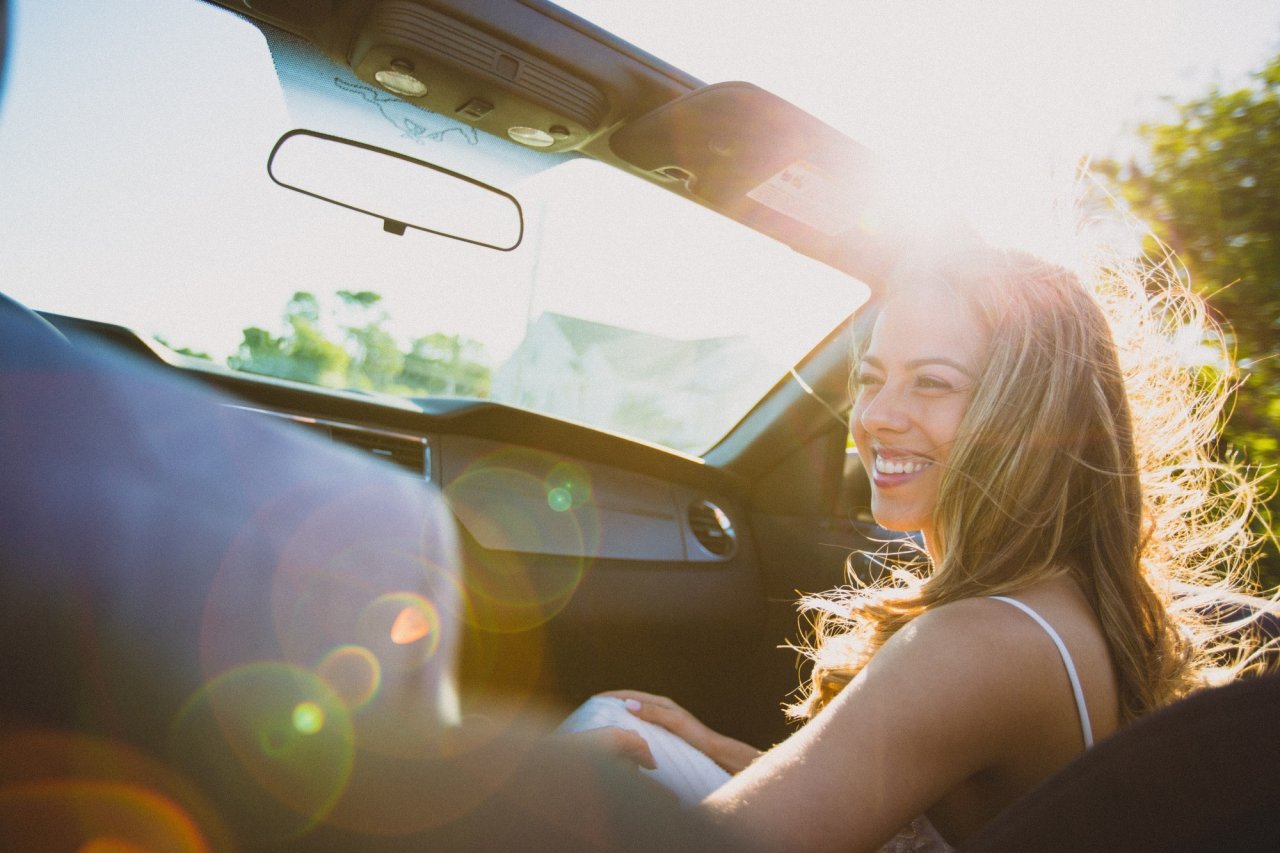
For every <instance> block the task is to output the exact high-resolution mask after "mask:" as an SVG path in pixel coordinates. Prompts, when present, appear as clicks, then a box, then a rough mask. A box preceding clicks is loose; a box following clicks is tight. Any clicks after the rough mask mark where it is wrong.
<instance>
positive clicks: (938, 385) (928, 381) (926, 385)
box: [916, 376, 955, 391]
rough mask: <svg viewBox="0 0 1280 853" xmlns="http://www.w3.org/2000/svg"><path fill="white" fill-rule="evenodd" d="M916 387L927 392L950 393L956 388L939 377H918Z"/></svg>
mask: <svg viewBox="0 0 1280 853" xmlns="http://www.w3.org/2000/svg"><path fill="white" fill-rule="evenodd" d="M916 387H917V388H921V389H923V390H925V391H950V390H952V389H953V388H955V386H954V385H952V384H951V383H950V382H948V381H947V380H945V379H940V378H939V377H937V376H917V377H916Z"/></svg>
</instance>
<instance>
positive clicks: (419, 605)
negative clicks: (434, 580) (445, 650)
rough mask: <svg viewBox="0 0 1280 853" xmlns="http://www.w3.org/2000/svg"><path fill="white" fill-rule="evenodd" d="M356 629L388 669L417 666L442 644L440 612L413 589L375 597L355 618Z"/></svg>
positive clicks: (365, 644)
mask: <svg viewBox="0 0 1280 853" xmlns="http://www.w3.org/2000/svg"><path fill="white" fill-rule="evenodd" d="M356 633H357V635H358V637H359V640H360V642H361V644H362V645H364V646H365V647H366V648H368V649H369V650H370V651H371V652H372V653H373V654H374V655H375V656H376V657H377V658H378V660H379V662H380V663H381V666H382V668H383V669H384V670H385V669H390V668H394V669H398V670H404V669H415V668H417V667H420V666H422V664H424V663H426V662H427V661H428V660H430V659H431V658H433V657H434V656H435V653H436V651H437V650H438V649H439V648H440V614H439V612H438V611H437V610H436V608H435V605H434V604H432V603H431V602H430V601H428V600H427V599H425V598H423V597H422V596H421V595H416V594H415V593H412V592H392V593H388V594H386V595H381V596H378V597H377V598H375V599H374V600H373V601H372V602H371V603H370V604H369V605H368V606H367V607H366V608H365V609H364V611H363V612H361V614H360V617H359V619H358V620H357V621H356Z"/></svg>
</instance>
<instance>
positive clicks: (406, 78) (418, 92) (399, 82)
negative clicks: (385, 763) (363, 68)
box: [373, 68, 427, 98]
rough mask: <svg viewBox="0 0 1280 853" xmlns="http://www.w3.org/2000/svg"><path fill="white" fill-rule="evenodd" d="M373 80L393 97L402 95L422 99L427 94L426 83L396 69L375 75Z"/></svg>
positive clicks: (389, 69) (383, 70) (385, 69)
mask: <svg viewBox="0 0 1280 853" xmlns="http://www.w3.org/2000/svg"><path fill="white" fill-rule="evenodd" d="M373 79H374V80H377V81H378V85H379V86H381V87H382V88H384V89H386V90H387V91H388V92H390V93H392V94H393V95H402V96H404V97H406V98H421V97H422V96H423V95H425V94H427V84H426V83H423V82H422V81H421V80H419V79H418V78H417V77H414V76H413V75H412V74H407V73H405V72H404V71H397V70H395V69H394V68H384V69H382V70H381V71H379V72H377V73H376V74H374V75H373Z"/></svg>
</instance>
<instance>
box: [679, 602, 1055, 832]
mask: <svg viewBox="0 0 1280 853" xmlns="http://www.w3.org/2000/svg"><path fill="white" fill-rule="evenodd" d="M1011 625H1012V626H1013V627H1012V629H1011V627H1010V626H1011ZM1024 627H1025V626H1023V625H1017V624H1016V623H1011V622H1010V620H1009V619H1008V618H1006V614H1003V613H1001V612H1000V611H998V610H995V609H993V603H992V602H985V601H965V602H957V603H955V604H952V605H948V606H946V607H942V608H939V609H937V610H935V611H931V612H929V613H927V614H925V615H923V616H921V617H919V618H918V619H916V620H915V621H914V622H913V623H912V624H911V625H909V626H907V627H906V628H904V629H903V630H902V631H900V632H899V633H898V634H897V635H895V636H894V637H893V639H891V640H890V641H889V642H888V643H886V644H885V646H884V647H883V648H882V649H881V650H880V651H879V652H878V653H877V654H876V656H875V658H874V659H873V660H872V662H871V663H870V664H868V666H867V667H866V668H865V669H864V670H863V671H862V672H861V673H860V674H859V676H858V677H857V678H856V679H854V681H853V682H852V683H851V684H850V685H849V686H848V687H847V688H845V690H844V691H842V692H841V693H840V694H839V696H837V698H836V699H835V700H833V701H832V702H831V704H830V705H828V706H827V707H826V708H825V709H824V710H823V711H822V712H821V713H819V714H818V715H817V716H816V717H815V718H814V719H813V720H812V721H810V722H809V723H808V724H807V725H806V726H804V728H802V729H801V730H799V731H798V732H796V734H794V735H793V736H792V737H790V738H789V739H787V740H786V741H784V742H783V743H781V744H779V745H778V746H776V747H774V748H773V749H771V750H769V751H768V752H766V753H764V754H763V755H762V756H760V758H759V759H757V760H756V761H754V762H752V763H751V764H750V765H749V766H748V767H746V768H745V769H744V770H743V771H742V772H741V773H739V774H738V775H736V776H735V777H734V778H732V779H731V780H730V781H729V782H728V783H727V784H725V785H724V786H723V787H721V788H720V789H718V790H717V791H715V792H714V793H713V794H711V796H709V797H708V798H707V799H706V800H705V801H704V802H703V804H702V808H704V809H706V810H708V811H709V812H711V813H712V814H713V815H715V816H716V817H717V819H718V820H720V821H722V822H724V823H726V824H730V825H732V828H733V829H734V831H736V832H739V833H741V834H743V835H744V837H750V838H753V839H757V840H759V841H761V842H762V844H763V846H764V847H765V848H766V849H795V850H804V849H827V848H832V849H843V850H850V849H853V850H860V849H868V850H870V849H875V848H877V847H878V846H880V845H881V844H883V843H884V842H885V841H887V840H888V839H889V838H891V837H892V836H893V835H894V833H895V832H897V831H898V830H900V829H902V828H903V827H905V826H906V825H907V824H908V823H909V822H910V821H911V820H912V819H913V818H915V817H916V816H918V815H920V814H922V813H924V812H925V811H926V810H927V809H929V808H931V807H932V806H933V805H934V804H936V803H938V802H939V801H940V800H942V799H943V798H944V797H945V796H946V795H948V794H950V793H952V792H954V791H956V790H957V789H958V788H959V787H960V786H961V785H962V784H963V783H964V782H965V781H966V780H968V779H969V778H971V777H972V776H974V775H975V774H977V773H979V772H981V771H983V770H986V769H989V768H992V767H993V766H994V765H997V764H1000V763H1003V762H1007V761H1008V760H1009V756H1011V755H1017V753H1018V751H1019V750H1025V749H1035V748H1036V744H1037V743H1038V741H1037V737H1038V736H1039V737H1042V736H1043V732H1042V731H1040V730H1041V729H1042V726H1041V725H1039V724H1040V723H1042V722H1043V719H1042V718H1041V717H1040V714H1041V713H1042V712H1043V711H1044V708H1045V705H1044V702H1045V701H1049V702H1053V701H1058V700H1061V701H1063V702H1066V701H1069V696H1065V697H1058V696H1056V695H1055V694H1054V692H1053V691H1054V688H1059V687H1061V686H1062V685H1059V684H1058V683H1057V681H1056V680H1054V679H1052V678H1046V677H1045V673H1046V672H1051V670H1048V669H1047V668H1046V667H1048V666H1054V665H1056V666H1057V667H1058V668H1060V667H1061V664H1060V663H1058V662H1057V661H1056V660H1055V658H1054V657H1053V655H1055V653H1054V652H1053V651H1052V649H1049V650H1048V655H1049V657H1046V656H1045V654H1043V652H1045V649H1043V648H1041V646H1040V644H1035V643H1030V644H1029V643H1026V642H1023V640H1024V639H1025V637H1026V634H1025V633H1024V632H1023V630H1022V629H1023V628H1024ZM1063 683H1064V684H1065V676H1064V677H1063ZM1046 685H1048V686H1046Z"/></svg>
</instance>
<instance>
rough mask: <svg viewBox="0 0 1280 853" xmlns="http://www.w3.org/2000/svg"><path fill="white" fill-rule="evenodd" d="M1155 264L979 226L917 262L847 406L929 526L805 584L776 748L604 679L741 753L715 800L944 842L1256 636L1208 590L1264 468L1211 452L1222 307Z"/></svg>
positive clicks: (899, 491)
mask: <svg viewBox="0 0 1280 853" xmlns="http://www.w3.org/2000/svg"><path fill="white" fill-rule="evenodd" d="M1159 273H1160V271H1159V270H1156V271H1152V270H1143V269H1141V268H1139V267H1137V266H1134V267H1130V268H1126V269H1113V270H1109V271H1104V272H1102V273H1100V275H1099V278H1098V279H1097V280H1095V281H1093V282H1091V283H1090V284H1089V285H1086V284H1085V283H1084V282H1082V281H1081V280H1080V279H1079V278H1077V277H1076V276H1075V275H1073V274H1072V273H1070V272H1068V271H1066V270H1064V269H1061V268H1059V267H1056V266H1054V265H1051V264H1048V263H1046V262H1044V261H1041V260H1039V259H1037V258H1034V257H1032V256H1030V255H1025V254H1021V253H1015V252H1009V251H1000V250H994V249H990V248H984V247H980V246H977V245H973V246H971V247H969V248H957V247H946V248H942V249H935V250H932V251H920V252H917V253H916V254H914V255H913V256H911V257H908V258H906V259H904V261H903V263H901V264H900V265H899V266H898V268H897V269H896V270H895V272H894V274H893V275H891V276H890V279H889V282H888V285H887V292H886V294H885V295H884V297H883V298H882V299H881V300H880V301H879V303H878V304H877V305H875V306H874V307H873V308H872V309H870V310H872V311H874V312H875V315H874V316H875V319H874V323H871V324H870V326H869V328H870V334H869V335H868V336H867V337H866V338H865V339H864V340H863V341H862V344H861V346H860V348H859V350H858V353H857V356H856V364H855V368H854V387H855V397H854V402H853V412H852V423H851V429H852V433H853V437H854V440H855V442H856V444H857V447H858V452H859V454H860V455H861V457H862V459H863V462H864V464H865V466H866V468H867V470H868V471H870V472H871V473H872V476H871V487H872V501H871V509H872V512H873V514H874V515H875V518H876V520H877V522H879V523H880V524H881V525H882V526H884V527H886V528H889V529H891V530H901V531H916V530H918V531H922V532H923V534H924V547H923V549H921V550H922V553H921V554H920V555H918V558H917V560H916V563H915V565H914V566H912V565H900V566H893V565H892V561H891V558H889V557H887V556H886V557H884V558H883V559H884V560H885V562H886V563H889V564H890V566H891V568H892V569H893V570H892V571H889V572H885V573H884V575H883V576H882V577H881V579H880V580H879V581H877V582H873V583H870V584H863V585H858V586H854V587H852V588H846V589H839V590H836V591H834V592H832V593H830V594H827V595H825V596H814V597H810V598H808V599H806V600H805V601H804V602H803V604H804V606H805V608H806V609H807V610H808V611H809V612H810V613H811V614H815V623H816V629H817V630H816V640H815V645H814V647H813V648H812V649H811V650H810V655H811V657H812V658H813V662H814V668H813V672H812V678H811V683H810V684H809V686H808V689H807V695H806V696H805V698H804V701H802V702H801V703H799V704H798V705H797V706H795V707H794V708H793V709H792V711H793V713H794V714H795V716H797V717H803V718H806V719H807V724H806V725H805V726H804V727H803V728H801V729H800V730H799V731H798V732H797V733H796V734H795V735H793V736H792V737H790V738H789V739H787V740H785V741H783V742H782V743H781V744H779V745H778V746H776V747H774V748H773V749H771V750H768V751H767V752H765V753H763V754H762V755H759V756H758V757H757V756H756V755H755V754H754V752H752V751H751V750H750V748H749V747H747V745H745V744H742V743H740V742H737V741H734V740H732V739H727V738H725V737H723V736H722V735H719V734H717V733H715V732H713V731H710V730H709V729H707V728H706V727H705V726H703V725H702V724H701V723H699V722H698V721H697V720H696V719H695V718H693V717H692V716H691V715H689V714H688V713H687V712H685V711H683V710H682V709H681V708H679V706H677V705H675V704H674V703H673V702H672V701H671V700H670V699H666V698H665V697H661V696H653V695H650V694H646V693H641V692H637V691H615V692H614V693H613V694H611V695H613V696H614V697H616V698H619V699H624V700H628V701H630V702H631V703H632V706H631V707H632V712H633V713H634V714H636V715H637V716H638V717H640V718H641V719H644V720H648V721H650V722H656V723H659V724H660V725H663V726H664V727H666V728H668V729H669V730H671V731H672V732H673V733H675V734H678V735H680V736H681V737H683V738H685V739H686V740H688V741H689V742H690V744H691V745H692V746H694V747H696V748H697V749H700V750H703V751H705V752H706V754H707V755H709V756H710V757H711V758H712V759H713V760H715V761H716V762H717V763H719V764H720V766H721V767H722V768H724V769H725V770H727V771H729V772H730V773H734V774H735V775H733V776H732V778H730V779H729V780H728V781H727V782H725V783H724V784H723V785H720V786H719V787H717V788H716V789H715V790H713V791H710V792H706V791H704V794H706V799H705V800H704V801H703V802H702V804H701V808H703V809H704V810H706V811H708V812H710V813H711V814H713V815H715V816H716V817H717V819H718V820H720V821H722V822H723V823H724V824H725V825H726V826H734V827H736V828H738V829H739V830H743V831H744V834H746V835H749V836H750V837H753V838H760V839H765V842H766V846H775V845H776V846H778V847H779V848H781V847H782V846H783V845H786V846H789V847H793V848H796V849H801V848H815V849H817V848H821V849H875V848H877V847H880V846H881V845H885V846H883V847H882V848H881V849H883V850H890V851H899V850H901V851H907V850H912V851H917V850H935V851H941V850H948V849H950V844H949V842H956V841H961V840H964V839H965V838H967V837H969V836H970V835H971V834H973V833H974V832H975V831H977V830H978V829H979V828H981V827H982V826H983V825H984V824H986V823H987V822H988V821H989V820H990V819H991V818H992V817H993V816H994V815H996V814H997V813H999V812H1000V811H1002V810H1003V809H1004V808H1005V807H1006V806H1008V805H1009V804H1010V803H1011V802H1012V801H1013V800H1015V799H1017V798H1018V797H1019V796H1021V795H1022V794H1023V793H1025V792H1026V791H1028V790H1030V789H1031V788H1032V787H1034V786H1035V785H1037V784H1038V783H1039V782H1040V781H1041V780H1043V779H1044V778H1045V777H1047V776H1049V775H1050V774H1052V773H1053V772H1054V771H1056V770H1057V769H1059V768H1061V767H1063V766H1064V765H1065V764H1067V763H1068V762H1070V761H1071V760H1072V759H1074V758H1075V757H1076V756H1078V755H1079V754H1080V753H1081V751H1082V750H1084V749H1088V748H1089V747H1091V746H1092V744H1093V743H1094V742H1095V741H1096V740H1100V739H1102V738H1105V737H1107V736H1109V735H1110V734H1112V733H1113V732H1115V731H1116V730H1118V729H1119V728H1120V727H1121V726H1123V725H1125V724H1127V723H1129V722H1131V721H1133V720H1135V719H1137V718H1138V717H1141V716H1143V715H1145V714H1147V713H1149V712H1150V711H1152V710H1154V709H1156V708H1159V707H1161V706H1163V705H1166V704H1168V703H1170V702H1172V701H1173V700H1175V699H1178V698H1180V697H1182V696H1185V695H1186V694H1188V693H1189V692H1192V691H1194V690H1197V689H1199V688H1202V687H1204V686H1206V685H1208V684H1209V683H1211V682H1213V681H1215V680H1217V679H1218V678H1221V677H1223V676H1224V675H1225V676H1230V675H1236V674H1239V673H1241V672H1244V671H1246V670H1248V669H1249V668H1250V667H1251V666H1252V665H1254V664H1256V662H1257V661H1256V659H1255V658H1251V657H1250V655H1252V654H1253V653H1254V652H1255V651H1256V644H1255V643H1253V642H1252V641H1243V640H1240V639H1239V637H1238V636H1236V635H1235V634H1234V633H1233V632H1234V631H1235V630H1236V629H1237V628H1238V627H1239V624H1238V623H1231V622H1230V621H1229V620H1221V618H1220V617H1221V611H1220V610H1214V609H1213V608H1212V607H1210V606H1207V602H1209V601H1212V600H1217V601H1219V602H1221V601H1224V600H1225V599H1224V598H1223V596H1227V595H1228V594H1229V592H1230V591H1231V590H1232V588H1233V587H1234V586H1235V585H1236V584H1239V583H1242V582H1243V581H1242V577H1243V575H1244V572H1245V570H1246V569H1247V568H1248V565H1249V562H1250V553H1251V551H1250V545H1251V542H1250V537H1249V534H1248V533H1247V527H1248V525H1247V521H1248V519H1249V518H1250V517H1251V515H1252V514H1253V512H1254V506H1253V501H1254V497H1255V495H1254V487H1253V485H1252V484H1251V483H1250V482H1248V480H1247V479H1246V478H1245V477H1244V476H1243V475H1241V474H1240V473H1239V472H1238V471H1237V470H1235V469H1233V468H1232V467H1231V466H1223V465H1221V464H1220V463H1218V462H1216V461H1215V460H1213V459H1212V458H1211V456H1210V455H1209V449H1210V448H1211V439H1212V436H1213V429H1214V425H1215V423H1216V417H1217V415H1218V413H1219V412H1220V411H1221V407H1222V405H1223V402H1224V398H1225V394H1226V387H1227V386H1226V380H1225V378H1224V379H1223V380H1222V381H1220V382H1219V383H1217V384H1213V383H1210V384H1205V383H1204V380H1203V377H1202V376H1200V375H1198V374H1197V373H1196V372H1195V371H1192V370H1189V369H1187V368H1186V366H1185V365H1183V364H1181V363H1180V361H1179V359H1180V355H1181V347H1180V346H1179V345H1178V338H1179V337H1180V336H1182V335H1184V334H1185V333H1186V327H1187V326H1188V325H1196V324H1204V322H1205V318H1204V315H1203V312H1202V306H1201V305H1200V303H1199V301H1198V299H1197V298H1196V297H1194V295H1192V294H1191V293H1190V291H1189V290H1188V289H1187V288H1186V286H1185V284H1183V283H1182V282H1181V281H1180V280H1179V279H1177V278H1176V277H1175V276H1171V275H1169V276H1162V275H1160V274H1159ZM1152 293H1155V294H1157V296H1156V298H1153V297H1152V295H1151V294H1152ZM1198 328H1200V330H1201V335H1200V339H1203V340H1216V341H1218V342H1219V346H1221V342H1222V339H1221V337H1220V336H1218V335H1216V334H1214V333H1212V332H1211V331H1208V330H1206V329H1205V328H1204V327H1203V325H1200V326H1198ZM1188 413H1189V414H1188ZM1214 597H1217V598H1216V599H1215V598H1214ZM744 755H746V759H745V760H743V756H744ZM904 827H905V828H904Z"/></svg>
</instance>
